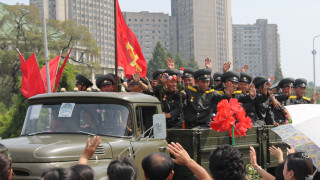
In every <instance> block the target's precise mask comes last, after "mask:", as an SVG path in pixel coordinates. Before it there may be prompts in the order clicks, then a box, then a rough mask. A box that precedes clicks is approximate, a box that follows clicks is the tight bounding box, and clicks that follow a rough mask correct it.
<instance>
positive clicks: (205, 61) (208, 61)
mask: <svg viewBox="0 0 320 180" xmlns="http://www.w3.org/2000/svg"><path fill="white" fill-rule="evenodd" d="M204 64H205V66H206V68H212V64H211V59H210V58H206V59H205V60H204Z"/></svg>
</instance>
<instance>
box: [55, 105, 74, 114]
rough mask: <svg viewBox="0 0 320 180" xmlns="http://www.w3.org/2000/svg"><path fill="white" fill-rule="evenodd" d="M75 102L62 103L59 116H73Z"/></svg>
mask: <svg viewBox="0 0 320 180" xmlns="http://www.w3.org/2000/svg"><path fill="white" fill-rule="evenodd" d="M74 106H75V103H62V104H61V107H60V110H59V115H58V117H71V116H72V111H73V108H74Z"/></svg>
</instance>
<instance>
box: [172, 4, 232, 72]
mask: <svg viewBox="0 0 320 180" xmlns="http://www.w3.org/2000/svg"><path fill="white" fill-rule="evenodd" d="M171 12H172V16H173V17H175V18H176V23H177V45H178V46H177V50H178V53H179V54H180V55H181V56H182V58H183V59H184V60H186V61H189V60H190V59H191V58H192V57H193V56H194V57H195V60H196V61H197V62H198V64H199V66H200V68H204V59H205V58H207V57H209V58H211V60H212V66H213V67H212V70H213V71H214V72H215V71H222V66H223V63H224V62H226V61H231V62H232V60H233V58H232V39H231V38H232V23H231V0H171Z"/></svg>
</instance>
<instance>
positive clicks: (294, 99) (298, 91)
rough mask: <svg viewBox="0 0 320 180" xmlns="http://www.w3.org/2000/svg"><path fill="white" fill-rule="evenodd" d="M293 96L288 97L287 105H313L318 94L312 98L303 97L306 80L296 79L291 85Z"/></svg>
mask: <svg viewBox="0 0 320 180" xmlns="http://www.w3.org/2000/svg"><path fill="white" fill-rule="evenodd" d="M293 87H294V92H295V96H290V97H289V104H313V103H314V102H315V101H316V100H317V99H318V98H319V93H318V92H317V93H315V94H314V95H313V96H312V98H311V99H310V98H307V97H305V96H304V95H305V93H306V88H307V80H306V79H303V78H299V79H296V80H295V81H294V84H293Z"/></svg>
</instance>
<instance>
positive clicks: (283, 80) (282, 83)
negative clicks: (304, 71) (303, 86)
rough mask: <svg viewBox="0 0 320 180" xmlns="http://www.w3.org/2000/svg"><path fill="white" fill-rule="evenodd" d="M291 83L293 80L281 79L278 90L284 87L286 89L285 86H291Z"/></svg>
mask: <svg viewBox="0 0 320 180" xmlns="http://www.w3.org/2000/svg"><path fill="white" fill-rule="evenodd" d="M293 83H294V79H293V78H290V77H289V78H284V79H282V80H281V81H280V82H279V85H278V86H279V87H280V88H284V87H287V86H293Z"/></svg>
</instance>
